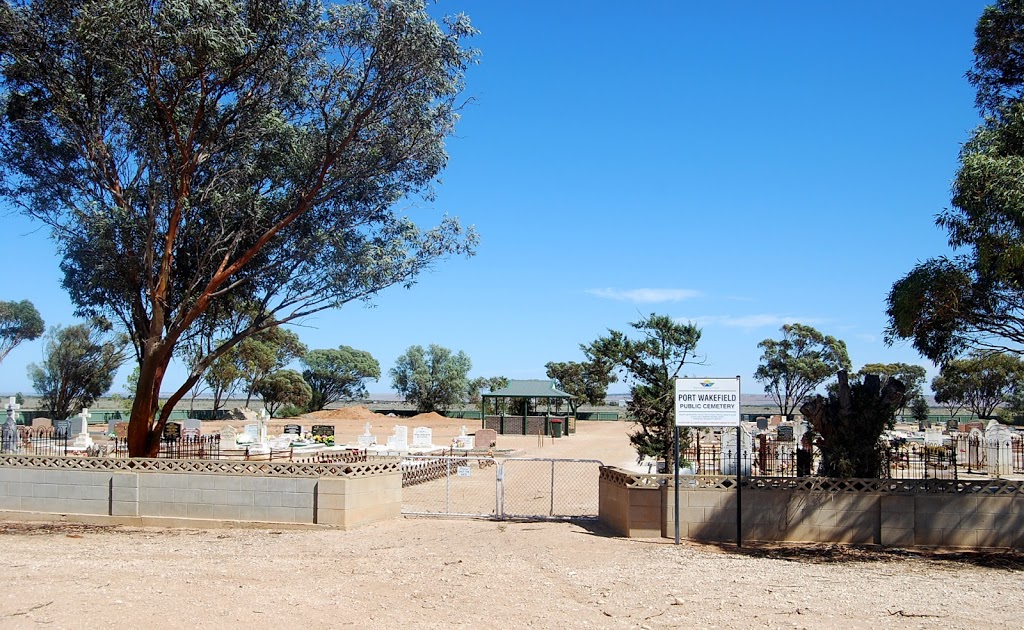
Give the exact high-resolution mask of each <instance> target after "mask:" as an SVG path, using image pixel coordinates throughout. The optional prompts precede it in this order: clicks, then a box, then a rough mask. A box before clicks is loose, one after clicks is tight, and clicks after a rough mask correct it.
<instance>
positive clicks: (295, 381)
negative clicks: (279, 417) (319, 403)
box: [256, 370, 313, 416]
mask: <svg viewBox="0 0 1024 630" xmlns="http://www.w3.org/2000/svg"><path fill="white" fill-rule="evenodd" d="M256 392H257V393H258V394H259V395H260V398H262V399H263V406H264V407H266V409H267V412H268V413H269V414H270V415H271V416H273V415H274V414H275V413H277V412H278V411H280V410H281V409H282V407H284V406H291V407H295V408H299V407H305V406H306V405H308V404H309V401H310V399H312V398H313V390H312V389H311V388H310V386H309V383H307V382H306V381H305V379H303V378H302V375H301V374H299V373H298V372H296V371H295V370H278V371H277V372H273V373H271V374H268V375H267V376H266V377H264V378H262V379H260V382H259V384H257V386H256Z"/></svg>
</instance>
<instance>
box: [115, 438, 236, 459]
mask: <svg viewBox="0 0 1024 630" xmlns="http://www.w3.org/2000/svg"><path fill="white" fill-rule="evenodd" d="M113 454H114V456H115V457H128V438H114V450H113ZM220 456H221V451H220V435H219V434H216V433H215V434H212V435H197V436H184V435H183V436H181V437H179V438H172V439H168V438H163V439H161V440H160V451H159V453H158V455H157V457H159V458H163V459H219V458H220Z"/></svg>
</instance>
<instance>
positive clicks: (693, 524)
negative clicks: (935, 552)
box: [599, 468, 1024, 549]
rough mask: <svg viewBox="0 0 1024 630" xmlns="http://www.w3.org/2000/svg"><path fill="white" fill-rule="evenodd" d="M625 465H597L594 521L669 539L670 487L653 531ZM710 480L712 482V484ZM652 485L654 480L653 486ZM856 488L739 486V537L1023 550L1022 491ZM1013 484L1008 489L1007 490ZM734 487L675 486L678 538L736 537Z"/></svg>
mask: <svg viewBox="0 0 1024 630" xmlns="http://www.w3.org/2000/svg"><path fill="white" fill-rule="evenodd" d="M632 483H633V479H631V475H630V473H628V472H627V471H618V472H609V469H607V468H603V469H602V472H601V485H600V499H599V500H600V512H599V519H600V520H601V522H603V523H605V524H606V525H608V526H609V527H610V528H611V529H612V531H614V532H615V533H617V534H618V535H621V536H628V537H637V536H641V537H653V536H657V535H660V536H663V537H666V538H672V537H674V535H675V521H674V518H675V503H674V501H675V490H674V488H673V487H672V486H671V483H670V482H669V484H667V485H663V486H662V487H661V488H660V490H659V492H658V493H657V497H658V503H659V509H660V511H661V516H660V520H661V528H660V532H659V533H658V534H655V533H653V532H652V531H651V528H650V524H649V523H647V522H645V521H644V520H643V519H642V518H637V519H635V520H634V518H633V515H634V514H642V512H637V511H636V510H635V508H636V506H640V505H643V506H647V505H649V504H650V501H651V497H652V496H653V495H652V493H651V487H650V486H635V485H631V484H632ZM712 485H713V484H712ZM654 487H657V486H654ZM996 490H997V492H995V493H993V492H987V491H986V492H980V491H965V492H960V493H949V492H928V491H927V490H926V489H922V490H920V491H917V492H914V491H911V490H907V491H898V492H880V491H861V492H844V491H838V492H833V491H828V490H821V489H807V488H750V487H747V488H744V489H743V491H742V495H741V499H740V504H741V506H742V527H743V532H742V534H743V540H745V541H764V542H820V543H849V544H877V545H884V546H896V547H915V546H925V547H953V548H976V549H980V548H1006V547H1014V548H1024V493H1021V492H1019V491H1018V492H1013V491H1005V492H1004V491H1003V490H999V489H998V488H997V489H996ZM1011 490H1012V489H1011ZM736 516H737V510H736V490H735V488H718V487H707V486H706V485H701V484H698V483H694V484H692V485H689V484H688V485H686V486H682V487H680V489H679V521H680V524H679V533H680V536H681V537H684V538H689V539H693V540H704V541H711V542H733V541H735V540H736V535H737V531H736Z"/></svg>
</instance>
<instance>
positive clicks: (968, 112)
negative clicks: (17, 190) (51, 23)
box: [0, 0, 986, 393]
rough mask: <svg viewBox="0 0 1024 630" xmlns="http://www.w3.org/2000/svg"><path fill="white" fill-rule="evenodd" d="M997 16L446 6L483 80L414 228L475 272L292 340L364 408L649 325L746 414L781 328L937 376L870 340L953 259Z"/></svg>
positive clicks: (905, 349) (794, 5)
mask: <svg viewBox="0 0 1024 630" xmlns="http://www.w3.org/2000/svg"><path fill="white" fill-rule="evenodd" d="M985 4H986V3H985V2H979V1H973V0H930V1H901V2H880V1H867V2H820V1H813V2H812V1H806V2H803V1H801V2H798V1H784V0H780V1H777V2H753V1H748V2H731V3H707V2H703V3H698V2H684V1H675V2H670V1H659V2H654V1H638V2H634V3H623V2H604V1H592V2H587V3H576V2H550V1H549V2H543V3H542V2H534V1H532V0H527V1H518V2H493V1H490V0H457V1H456V0H443V1H441V2H438V3H437V5H436V7H435V8H434V9H433V10H434V11H436V12H437V13H438V14H442V13H454V12H459V11H464V12H466V13H467V14H469V15H470V17H471V18H472V20H473V23H474V24H475V25H476V26H477V28H479V29H480V30H481V35H480V36H479V37H477V38H476V40H475V46H477V47H478V48H479V49H480V50H481V58H480V65H479V66H476V67H474V68H472V69H471V71H470V74H469V76H468V80H467V90H466V94H467V96H469V97H471V98H472V102H470V103H469V104H468V105H467V106H466V108H465V110H464V113H463V120H462V123H461V125H460V126H459V128H458V130H457V133H456V136H455V137H453V138H452V139H451V140H450V142H449V151H450V155H451V160H450V164H449V167H448V169H447V170H446V171H445V173H444V174H443V177H442V179H443V181H442V182H441V183H440V184H439V185H438V187H437V198H436V200H434V201H431V202H429V203H428V202H423V201H417V202H414V203H412V204H411V205H410V207H409V210H408V213H409V215H410V216H411V217H412V218H414V219H415V220H417V221H418V222H420V223H421V224H423V225H430V224H433V223H436V222H437V221H438V220H439V218H440V216H441V215H443V214H445V213H447V214H451V215H455V216H458V217H460V218H461V219H462V221H463V222H464V223H466V224H473V225H475V226H476V229H477V230H478V231H479V233H480V235H481V244H480V247H479V251H478V254H477V255H476V256H475V257H473V258H470V259H454V260H450V261H447V262H443V263H440V264H438V265H437V267H436V269H435V270H434V271H433V272H431V273H430V274H428V275H425V276H423V277H422V278H421V279H420V282H419V283H418V284H417V285H416V286H415V287H413V288H412V289H411V290H405V289H401V288H395V289H390V290H388V291H386V292H385V293H382V294H381V295H380V296H379V298H378V299H377V300H375V302H374V304H375V305H374V306H373V307H372V308H367V307H365V306H364V305H362V304H353V305H349V306H347V307H345V308H343V309H340V310H338V311H333V312H328V313H323V314H320V315H319V316H317V317H315V318H312V319H310V320H309V321H307V322H305V325H304V326H303V327H301V328H297V329H296V330H297V331H298V333H299V335H300V336H301V338H302V339H303V341H304V342H305V343H306V344H307V345H309V346H310V347H311V348H326V347H334V346H338V345H341V344H345V345H350V346H354V347H356V348H360V349H364V350H368V351H369V352H371V353H372V354H373V355H374V356H375V357H376V358H377V359H378V360H379V361H380V363H381V367H382V370H383V371H384V372H385V376H384V377H383V378H382V379H381V380H380V381H379V382H377V383H371V384H370V386H369V389H370V391H371V392H389V391H390V388H391V383H390V379H389V378H388V377H387V376H386V372H387V370H388V369H390V368H391V367H392V365H393V362H394V360H395V358H396V357H397V356H398V355H399V354H401V353H402V352H404V351H405V349H406V348H407V347H409V346H410V345H413V344H420V345H427V344H430V343H437V344H441V345H444V346H447V347H449V348H452V349H455V350H463V351H465V352H466V353H467V354H468V355H469V356H470V358H471V359H472V360H473V366H474V367H473V371H472V374H473V375H474V376H494V375H504V376H507V377H509V378H544V377H545V374H544V364H545V363H547V362H548V361H568V360H580V359H582V354H581V353H580V351H579V344H581V343H588V342H590V341H592V340H593V339H594V338H596V337H597V336H599V335H601V334H604V333H605V332H606V330H607V329H609V328H613V329H621V330H626V329H627V328H628V324H629V322H632V321H636V320H638V319H640V318H641V317H643V316H646V315H647V314H650V313H652V312H657V313H663V314H667V315H670V316H672V317H676V318H680V319H682V320H692V321H694V322H696V323H697V324H698V325H699V326H700V327H701V328H702V329H703V337H702V341H701V344H700V348H699V349H700V351H701V352H702V353H704V354H705V355H706V357H707V359H706V361H707V362H706V365H704V366H694V367H693V369H692V370H691V371H689V372H688V375H690V376H731V375H740V376H741V377H743V381H742V384H743V391H744V393H761V392H762V386H761V385H760V384H759V383H757V382H755V381H754V380H753V378H752V374H753V372H754V370H755V369H756V367H757V363H758V359H759V356H760V353H759V351H758V349H757V343H758V342H759V341H761V340H762V339H765V338H767V337H777V336H778V333H779V331H778V329H779V326H781V325H782V324H783V323H787V322H801V323H804V324H809V325H812V326H815V327H816V328H818V329H819V330H821V331H822V332H824V333H826V334H830V335H834V336H836V337H839V338H841V339H843V340H845V341H846V343H847V345H848V348H849V351H850V357H851V359H852V361H853V363H854V367H855V368H858V367H860V366H861V365H863V364H865V363H872V362H895V361H903V362H909V363H918V364H921V365H925V366H926V367H928V369H929V379H930V378H931V376H933V375H934V374H935V369H934V367H933V366H931V364H930V363H928V362H927V361H925V360H924V359H922V358H920V357H919V356H918V355H917V353H916V352H915V351H914V350H913V348H911V347H909V346H901V347H893V348H889V347H886V346H885V345H884V343H883V342H882V332H883V330H884V328H885V324H886V319H885V298H886V295H887V293H888V291H889V289H890V287H891V286H892V283H893V282H894V281H895V280H897V279H899V278H900V277H901V276H902V275H903V274H905V273H906V272H907V271H909V270H910V269H911V267H912V266H913V265H914V264H915V262H917V261H919V260H922V259H925V258H928V257H931V256H935V255H938V254H941V253H945V252H947V251H948V248H947V246H946V243H945V235H944V233H943V232H941V231H940V230H939V229H937V228H936V227H935V226H934V224H933V220H934V216H935V215H936V213H938V212H940V211H941V210H942V209H943V208H945V207H947V206H948V205H949V190H950V184H951V181H952V178H953V176H954V173H955V170H956V166H957V153H958V151H959V148H960V146H961V144H962V143H963V141H964V140H965V139H966V138H967V137H968V134H969V133H970V130H971V129H972V128H973V127H974V126H976V125H977V124H978V115H977V112H976V110H975V109H974V107H973V97H974V95H973V91H972V90H971V88H970V86H969V85H968V84H967V82H966V80H965V79H964V78H963V75H964V72H965V71H966V70H967V69H968V68H969V66H970V64H971V61H972V53H971V49H972V46H973V43H974V37H973V29H974V25H975V23H976V21H977V18H978V16H979V15H980V14H981V11H982V9H983V8H984V6H985ZM2 220H3V233H4V235H5V236H4V238H3V245H2V246H0V269H3V272H2V276H0V299H4V300H21V299H29V300H31V301H32V302H33V303H34V304H35V305H36V307H37V308H38V309H39V310H40V312H41V314H42V315H43V318H44V319H45V320H46V322H47V324H48V325H52V324H64V325H67V324H71V323H73V322H74V321H75V320H74V317H73V307H72V306H71V304H70V301H69V300H68V298H67V296H66V294H65V293H64V292H63V290H62V289H61V288H60V273H59V269H58V263H59V259H58V258H57V256H56V252H55V248H54V245H53V243H52V242H51V241H50V240H49V239H48V235H47V233H46V232H45V230H42V229H39V228H38V226H35V225H33V224H31V223H29V222H28V221H26V220H25V219H23V218H21V217H18V216H14V215H10V214H8V215H5V216H4V217H3V219H2ZM42 346H43V344H42V340H37V341H35V342H30V343H25V344H23V345H22V346H20V347H19V348H17V349H16V350H15V351H13V352H12V353H11V354H10V355H9V356H8V357H7V359H6V360H5V361H4V362H3V363H0V393H3V392H15V391H24V392H26V393H27V392H29V391H31V385H30V382H29V380H28V378H27V376H26V373H25V366H26V365H27V364H28V363H30V362H32V361H38V360H39V359H40V357H41V352H42ZM122 372H123V373H122V374H121V376H120V377H119V378H118V380H117V381H116V385H115V390H118V389H119V388H121V387H122V386H123V382H124V376H125V375H126V374H127V372H128V369H124V370H123V371H122ZM182 378H183V374H182V373H181V371H180V370H176V371H172V372H171V373H170V374H169V377H168V380H167V381H166V382H165V387H164V389H165V391H166V390H170V389H173V387H172V384H174V383H176V382H180V380H181V379H182ZM612 391H613V392H621V391H624V387H623V385H622V384H621V383H620V384H617V385H616V386H613V388H612Z"/></svg>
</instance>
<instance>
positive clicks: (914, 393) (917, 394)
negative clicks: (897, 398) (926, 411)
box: [857, 363, 928, 415]
mask: <svg viewBox="0 0 1024 630" xmlns="http://www.w3.org/2000/svg"><path fill="white" fill-rule="evenodd" d="M867 374H877V375H879V376H881V377H882V385H883V386H884V385H885V381H886V380H887V379H890V378H895V379H896V380H898V381H899V382H901V383H903V386H904V387H905V388H906V395H905V396H904V397H903V402H902V404H900V407H899V411H898V412H897V413H899V414H901V415H902V414H903V413H904V412H905V410H906V406H907V403H908V402H911V401H915V400H916V399H918V398H921V397H922V396H924V380H925V378H927V376H928V373H927V371H925V369H924V368H923V367H922V366H920V365H913V364H910V363H868V364H867V365H865V366H864V367H862V368H861V369H860V371H859V372H857V376H858V378H863V377H864V376H865V375H867Z"/></svg>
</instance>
